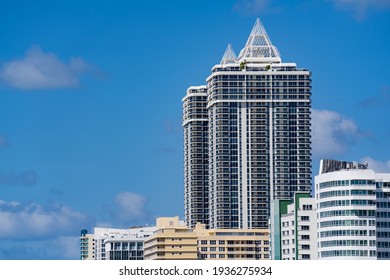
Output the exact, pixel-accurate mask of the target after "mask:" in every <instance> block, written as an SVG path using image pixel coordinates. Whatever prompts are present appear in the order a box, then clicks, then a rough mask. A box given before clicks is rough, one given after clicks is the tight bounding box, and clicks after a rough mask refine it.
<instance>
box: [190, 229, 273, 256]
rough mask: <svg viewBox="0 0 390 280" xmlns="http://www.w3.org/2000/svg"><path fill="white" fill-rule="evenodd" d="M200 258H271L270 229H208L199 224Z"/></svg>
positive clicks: (196, 230)
mask: <svg viewBox="0 0 390 280" xmlns="http://www.w3.org/2000/svg"><path fill="white" fill-rule="evenodd" d="M195 232H196V234H197V236H198V259H203V260H204V259H206V260H215V259H223V260H244V259H245V260H260V259H262V260H264V259H269V256H270V255H269V231H268V229H206V228H205V225H203V224H197V225H196V227H195Z"/></svg>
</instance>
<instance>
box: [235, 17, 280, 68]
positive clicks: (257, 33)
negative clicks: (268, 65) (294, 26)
mask: <svg viewBox="0 0 390 280" xmlns="http://www.w3.org/2000/svg"><path fill="white" fill-rule="evenodd" d="M238 60H239V61H244V60H245V61H247V62H263V61H264V62H281V58H280V54H279V51H278V49H277V48H276V47H275V46H274V45H272V43H271V40H270V39H269V37H268V35H267V32H266V31H265V28H264V26H263V25H262V23H261V21H260V19H257V20H256V23H255V25H254V26H253V29H252V32H251V34H250V35H249V38H248V41H247V42H246V45H245V47H244V48H243V49H242V50H241V52H240V54H239V56H238Z"/></svg>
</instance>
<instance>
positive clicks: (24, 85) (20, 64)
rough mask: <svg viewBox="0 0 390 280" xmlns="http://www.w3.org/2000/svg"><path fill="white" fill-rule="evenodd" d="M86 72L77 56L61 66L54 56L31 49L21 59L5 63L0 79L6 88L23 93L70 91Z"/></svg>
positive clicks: (83, 63) (87, 67) (83, 64)
mask: <svg viewBox="0 0 390 280" xmlns="http://www.w3.org/2000/svg"><path fill="white" fill-rule="evenodd" d="M88 69H89V65H88V64H87V63H86V62H85V61H84V60H83V59H81V58H79V57H76V58H71V59H70V61H69V63H64V62H62V61H60V60H59V59H58V58H57V56H56V55H55V54H53V53H45V52H43V51H42V50H41V48H40V47H39V46H33V47H32V48H31V49H29V50H28V51H27V53H26V56H25V57H24V58H22V59H19V60H13V61H10V62H7V63H5V64H4V65H3V67H2V68H1V70H0V78H1V80H3V81H4V82H5V83H6V84H7V85H9V86H11V87H14V88H18V89H23V90H31V89H53V88H70V87H77V86H78V85H79V76H80V74H82V73H84V72H86V71H88Z"/></svg>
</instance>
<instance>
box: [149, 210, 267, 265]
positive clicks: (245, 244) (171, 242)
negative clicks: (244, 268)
mask: <svg viewBox="0 0 390 280" xmlns="http://www.w3.org/2000/svg"><path fill="white" fill-rule="evenodd" d="M156 226H157V231H156V232H155V234H154V235H153V236H151V237H149V238H147V239H146V240H145V253H144V256H145V260H196V259H203V260H209V259H210V260H213V259H224V260H233V259H235V260H239V259H241V260H244V259H245V260H248V259H249V260H259V259H269V231H268V230H267V229H206V226H205V225H204V224H200V223H198V224H197V225H196V227H195V228H194V229H189V228H188V227H187V226H185V224H184V223H183V222H181V221H179V217H170V218H158V219H157V225H156Z"/></svg>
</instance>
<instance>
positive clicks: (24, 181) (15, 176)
mask: <svg viewBox="0 0 390 280" xmlns="http://www.w3.org/2000/svg"><path fill="white" fill-rule="evenodd" d="M37 181H38V174H37V173H36V172H35V171H33V170H27V171H22V172H20V173H15V172H14V171H9V172H8V173H3V172H0V185H7V186H32V185H35V184H36V183H37Z"/></svg>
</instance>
